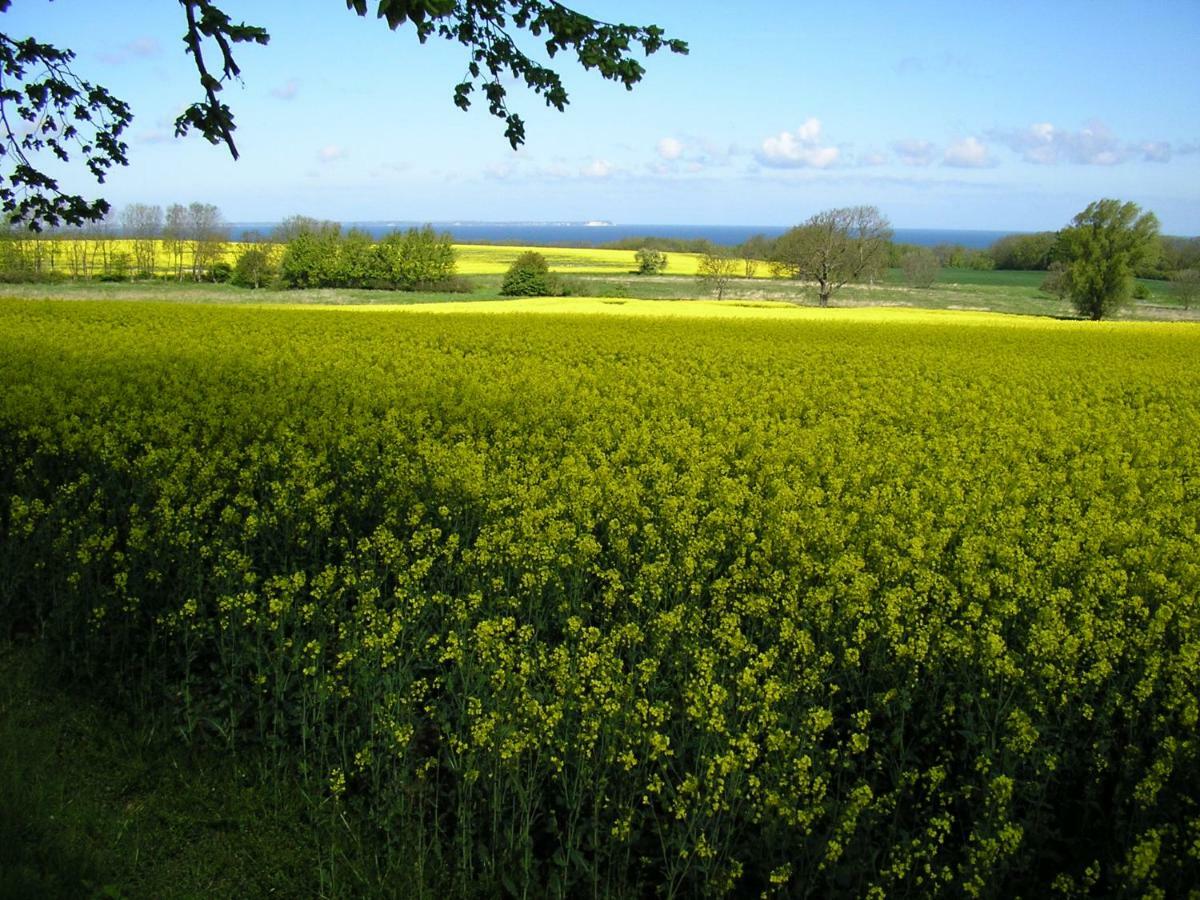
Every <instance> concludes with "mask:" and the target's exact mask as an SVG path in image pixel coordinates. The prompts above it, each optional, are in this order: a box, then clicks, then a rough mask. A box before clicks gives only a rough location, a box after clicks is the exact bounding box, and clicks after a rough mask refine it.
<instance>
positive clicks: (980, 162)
mask: <svg viewBox="0 0 1200 900" xmlns="http://www.w3.org/2000/svg"><path fill="white" fill-rule="evenodd" d="M942 165H945V166H953V167H954V168H956V169H986V168H989V167H990V166H994V165H995V162H994V161H993V160H992V158H991V156H990V155H989V154H988V149H987V147H986V146H984V144H982V143H981V142H980V141H979V139H978V138H973V137H969V138H963V139H962V140H961V141H955V142H954V143H953V144H951V145H950V146H949V147H947V148H946V154H945V156H943V157H942Z"/></svg>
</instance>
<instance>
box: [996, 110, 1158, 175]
mask: <svg viewBox="0 0 1200 900" xmlns="http://www.w3.org/2000/svg"><path fill="white" fill-rule="evenodd" d="M988 136H989V137H990V138H992V139H993V140H995V141H998V142H999V143H1001V144H1004V145H1005V146H1006V147H1008V148H1009V149H1010V150H1012V151H1013V152H1014V153H1019V154H1021V158H1022V159H1024V160H1025V161H1026V162H1029V163H1034V164H1035V165H1043V166H1049V165H1056V164H1058V163H1071V164H1074V165H1080V166H1115V165H1117V164H1118V163H1123V162H1128V161H1129V160H1131V159H1134V158H1136V157H1137V156H1139V155H1141V157H1142V158H1143V159H1144V160H1146V161H1150V162H1166V161H1167V160H1168V159H1170V155H1171V148H1170V145H1169V144H1166V143H1162V142H1151V141H1146V142H1143V143H1140V144H1130V143H1127V142H1125V141H1122V140H1121V139H1120V138H1118V137H1117V136H1116V135H1115V134H1113V133H1112V131H1111V130H1110V129H1109V128H1108V126H1106V125H1105V124H1104V123H1103V122H1100V121H1095V120H1093V121H1091V122H1088V123H1087V124H1086V125H1084V126H1083V127H1082V128H1080V129H1079V130H1078V131H1071V130H1069V129H1065V128H1059V127H1057V126H1056V125H1053V124H1051V123H1050V122H1037V123H1035V124H1033V125H1030V126H1029V127H1028V128H1016V129H995V130H993V131H990V132H989V133H988Z"/></svg>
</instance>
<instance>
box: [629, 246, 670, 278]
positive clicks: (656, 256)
mask: <svg viewBox="0 0 1200 900" xmlns="http://www.w3.org/2000/svg"><path fill="white" fill-rule="evenodd" d="M634 258H635V259H636V260H637V271H638V274H639V275H658V274H659V273H660V272H662V271H663V270H664V269H666V267H667V254H665V253H663V252H662V251H660V250H654V249H652V248H650V247H643V248H642V249H641V250H639V251H638V252H637V253H635V254H634Z"/></svg>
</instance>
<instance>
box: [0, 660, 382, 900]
mask: <svg viewBox="0 0 1200 900" xmlns="http://www.w3.org/2000/svg"><path fill="white" fill-rule="evenodd" d="M50 672H51V669H50V667H49V666H48V665H46V663H45V660H44V655H43V654H42V652H41V651H40V649H39V648H38V647H36V646H34V645H14V644H12V643H0V900H17V898H59V897H63V898H67V897H69V898H73V900H75V898H104V897H107V898H134V897H154V898H184V897H188V898H191V897H197V898H199V897H239V898H242V897H245V898H249V897H268V896H270V897H280V896H283V897H334V896H355V895H358V894H359V893H360V892H359V891H358V890H354V889H353V888H352V887H351V886H350V885H347V886H346V887H345V888H340V889H339V885H337V883H336V881H337V879H334V878H332V877H331V876H330V866H329V860H331V859H334V858H335V857H337V856H338V855H339V854H340V852H341V851H340V850H339V848H338V847H337V843H338V841H337V839H336V837H332V835H333V834H334V825H333V823H332V819H331V820H330V821H329V822H325V823H323V824H322V823H314V822H313V807H312V805H311V804H309V803H308V801H307V800H306V798H305V797H304V795H303V793H302V791H301V790H300V789H299V787H298V786H295V785H289V784H286V783H283V782H282V781H281V780H280V779H278V778H266V777H263V775H262V774H261V771H255V770H250V769H247V768H246V767H245V766H244V765H243V766H239V765H238V764H237V763H236V762H235V761H234V760H233V759H232V758H230V757H228V756H226V755H223V754H216V753H207V752H198V751H195V750H191V749H189V748H187V747H184V746H182V745H180V744H178V743H175V742H173V741H169V740H165V739H164V738H163V737H162V735H161V734H156V733H155V730H154V729H152V728H148V727H145V726H143V725H141V724H139V723H137V722H134V721H131V720H129V719H128V718H127V717H125V716H122V715H120V714H119V713H114V711H113V710H111V709H108V708H107V707H105V706H104V705H103V704H101V703H99V702H98V701H97V700H96V699H95V698H92V697H89V696H87V695H85V694H83V693H82V692H81V691H79V690H76V689H72V688H70V687H66V686H63V685H61V684H56V683H55V682H54V681H53V679H52V677H51V675H50ZM348 880H350V881H353V879H348Z"/></svg>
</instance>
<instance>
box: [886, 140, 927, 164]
mask: <svg viewBox="0 0 1200 900" xmlns="http://www.w3.org/2000/svg"><path fill="white" fill-rule="evenodd" d="M892 152H894V153H895V154H896V156H897V157H899V159H900V162H901V163H903V164H904V165H906V166H927V165H929V164H930V163H932V162H933V161H934V159H936V158H937V147H936V146H934V144H933V143H931V142H930V141H919V140H913V139H908V140H903V141H896V142H895V143H893V144H892Z"/></svg>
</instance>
